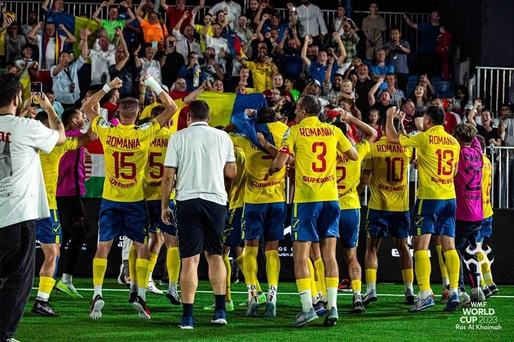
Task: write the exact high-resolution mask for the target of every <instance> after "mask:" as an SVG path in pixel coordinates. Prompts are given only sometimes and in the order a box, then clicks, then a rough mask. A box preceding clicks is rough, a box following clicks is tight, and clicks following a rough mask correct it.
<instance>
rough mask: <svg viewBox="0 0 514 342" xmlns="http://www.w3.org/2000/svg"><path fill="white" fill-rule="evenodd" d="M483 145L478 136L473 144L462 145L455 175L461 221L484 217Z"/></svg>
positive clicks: (458, 216) (458, 212)
mask: <svg viewBox="0 0 514 342" xmlns="http://www.w3.org/2000/svg"><path fill="white" fill-rule="evenodd" d="M482 167H483V162H482V147H481V146H480V142H479V141H478V139H477V138H474V139H473V141H472V142H471V146H461V149H460V159H459V166H458V170H457V175H456V176H455V192H456V194H457V215H456V219H457V220H459V221H468V222H475V221H481V220H482V219H483V218H484V213H483V210H482Z"/></svg>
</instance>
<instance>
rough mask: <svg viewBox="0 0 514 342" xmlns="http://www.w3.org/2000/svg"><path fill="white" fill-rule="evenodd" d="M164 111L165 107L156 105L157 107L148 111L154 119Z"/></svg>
mask: <svg viewBox="0 0 514 342" xmlns="http://www.w3.org/2000/svg"><path fill="white" fill-rule="evenodd" d="M165 110H166V107H164V106H162V105H158V106H155V107H153V108H152V110H151V111H150V114H151V116H152V118H155V117H156V116H157V115H160V114H161V113H163V112H164V111H165Z"/></svg>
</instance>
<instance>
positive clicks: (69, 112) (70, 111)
mask: <svg viewBox="0 0 514 342" xmlns="http://www.w3.org/2000/svg"><path fill="white" fill-rule="evenodd" d="M79 113H80V112H79V111H78V108H77V107H69V108H66V109H65V110H64V112H62V115H61V120H62V124H63V125H64V127H66V126H68V125H69V124H70V123H71V120H73V118H74V117H75V115H77V114H79Z"/></svg>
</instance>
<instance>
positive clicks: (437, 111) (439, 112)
mask: <svg viewBox="0 0 514 342" xmlns="http://www.w3.org/2000/svg"><path fill="white" fill-rule="evenodd" d="M425 115H427V116H428V117H429V118H430V120H432V124H433V125H442V124H444V111H443V109H442V108H441V107H439V106H428V108H427V111H426V112H425Z"/></svg>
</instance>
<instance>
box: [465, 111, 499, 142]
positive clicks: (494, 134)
mask: <svg viewBox="0 0 514 342" xmlns="http://www.w3.org/2000/svg"><path fill="white" fill-rule="evenodd" d="M480 118H481V121H482V125H477V123H476V122H475V120H474V113H473V110H471V111H470V112H469V114H468V122H469V123H471V124H472V125H474V126H475V127H476V128H477V132H478V134H479V135H481V136H483V137H484V139H485V143H486V145H488V146H490V145H494V146H501V138H500V135H499V134H498V129H496V128H493V120H492V114H491V112H490V111H489V110H488V109H485V110H483V111H482V114H481V116H480Z"/></svg>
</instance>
